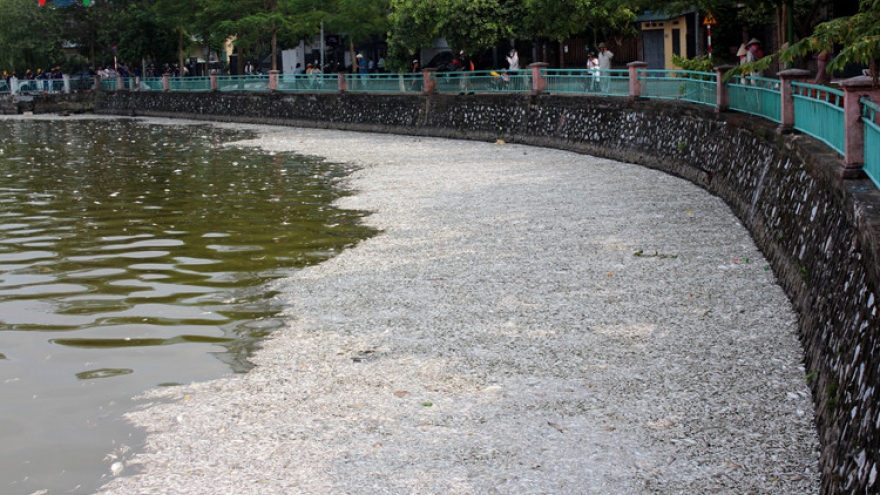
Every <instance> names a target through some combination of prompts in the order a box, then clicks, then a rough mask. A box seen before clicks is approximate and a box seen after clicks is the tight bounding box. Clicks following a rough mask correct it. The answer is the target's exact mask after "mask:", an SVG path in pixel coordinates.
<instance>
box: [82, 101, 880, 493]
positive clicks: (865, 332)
mask: <svg viewBox="0 0 880 495" xmlns="http://www.w3.org/2000/svg"><path fill="white" fill-rule="evenodd" d="M96 109H97V111H98V112H100V113H108V114H118V115H152V116H173V117H187V118H198V119H210V120H224V121H239V122H257V123H269V124H284V125H298V126H308V127H324V128H335V129H347V130H360V131H375V132H389V133H399V134H410V135H426V136H441V137H450V138H458V139H477V140H491V141H495V140H497V139H503V140H505V141H507V142H518V143H525V144H531V145H537V146H545V147H552V148H561V149H567V150H573V151H578V152H583V153H589V154H592V155H596V156H602V157H608V158H613V159H617V160H621V161H625V162H630V163H636V164H641V165H645V166H648V167H653V168H657V169H661V170H665V171H667V172H669V173H671V174H674V175H677V176H680V177H683V178H686V179H688V180H690V181H692V182H694V183H696V184H698V185H700V186H702V187H704V188H705V189H707V190H708V191H710V192H712V193H714V194H716V195H718V196H719V197H721V198H723V199H724V200H725V201H726V202H727V203H728V204H729V205H730V207H731V208H732V209H733V211H734V212H735V213H736V215H738V216H739V218H740V219H741V221H742V222H743V224H744V225H746V227H747V228H748V229H749V230H750V231H751V233H752V235H753V237H754V238H755V240H756V242H757V244H758V245H759V247H760V248H761V249H762V250H763V252H764V253H765V255H766V256H767V257H768V259H769V260H771V263H772V267H773V270H774V271H775V273H776V274H777V276H778V278H779V281H780V283H781V284H782V285H783V287H784V288H785V290H786V291H787V293H788V294H789V296H790V298H791V300H792V302H793V304H794V306H795V308H796V310H797V311H798V312H799V317H800V318H799V320H800V331H801V337H802V341H803V343H804V347H805V363H806V368H807V375H806V376H805V379H806V380H808V381H809V383H810V385H811V387H812V390H813V394H814V398H815V402H816V405H817V418H816V422H817V426H818V429H819V433H820V438H821V442H822V452H821V459H820V463H821V466H822V469H823V473H822V487H823V493H825V494H842V493H878V492H880V480H878V476H877V471H878V469H880V468H878V462H880V437H878V432H880V403H878V397H880V393H875V384H878V386H880V381H878V371H880V347H878V346H880V343H878V336H880V321H878V316H877V312H878V304H880V301H878V297H877V289H878V282H880V270H878V268H880V253H878V250H877V245H878V239H877V235H876V230H877V225H878V219H880V193H878V192H877V190H876V188H875V187H874V186H873V185H872V184H870V182H868V181H867V180H854V181H852V180H851V181H842V180H840V179H839V169H840V167H841V166H842V162H841V160H840V158H839V156H838V155H836V154H833V153H831V152H829V151H828V150H827V148H825V147H824V145H819V144H816V143H815V142H812V141H810V140H809V139H807V138H803V137H800V136H782V137H780V136H777V135H776V133H775V128H774V127H773V126H772V125H771V124H770V123H769V122H767V121H764V120H761V119H757V118H752V117H748V116H745V115H740V114H731V113H724V114H720V115H719V114H716V113H715V111H714V109H712V108H709V107H700V106H695V105H690V104H686V103H676V102H669V101H649V100H640V101H635V102H630V101H627V99H625V98H602V97H595V98H591V97H565V96H550V95H542V96H526V95H467V96H458V95H449V96H447V95H431V96H417V95H413V96H403V95H387V96H380V95H358V94H327V95H291V94H280V93H264V94H256V93H251V94H224V93H212V94H207V93H204V94H181V93H176V94H175V93H126V92H117V93H108V94H100V95H99V96H98V100H97V102H96ZM623 221H625V219H623Z"/></svg>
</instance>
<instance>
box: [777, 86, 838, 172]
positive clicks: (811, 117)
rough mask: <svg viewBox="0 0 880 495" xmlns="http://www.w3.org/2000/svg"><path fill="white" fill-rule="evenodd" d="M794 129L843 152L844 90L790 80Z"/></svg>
mask: <svg viewBox="0 0 880 495" xmlns="http://www.w3.org/2000/svg"><path fill="white" fill-rule="evenodd" d="M791 89H792V96H793V98H794V128H795V129H797V130H798V131H801V132H803V133H805V134H809V135H810V136H813V137H814V138H816V139H818V140H820V141H822V142H823V143H825V144H827V145H828V146H830V147H831V148H832V149H833V150H835V151H837V152H838V153H840V154H841V155H842V154H844V140H845V137H844V136H845V130H846V129H845V126H846V123H845V121H844V120H845V119H844V113H843V91H841V90H839V89H833V88H829V87H827V86H820V85H816V84H806V83H800V82H797V81H795V82H792V83H791Z"/></svg>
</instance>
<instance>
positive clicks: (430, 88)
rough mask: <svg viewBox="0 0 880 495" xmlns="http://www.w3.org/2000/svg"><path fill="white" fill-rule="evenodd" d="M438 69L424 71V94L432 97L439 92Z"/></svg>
mask: <svg viewBox="0 0 880 495" xmlns="http://www.w3.org/2000/svg"><path fill="white" fill-rule="evenodd" d="M436 72H437V69H422V94H425V95H430V94H434V93H436V92H437V78H436V77H435V75H436Z"/></svg>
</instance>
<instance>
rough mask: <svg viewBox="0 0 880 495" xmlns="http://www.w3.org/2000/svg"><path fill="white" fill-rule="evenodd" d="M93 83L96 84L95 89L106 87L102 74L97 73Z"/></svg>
mask: <svg viewBox="0 0 880 495" xmlns="http://www.w3.org/2000/svg"><path fill="white" fill-rule="evenodd" d="M92 84H94V85H95V91H102V90H103V89H104V88H103V87H102V84H101V74H99V73H97V72H96V73H95V75H94V77H92Z"/></svg>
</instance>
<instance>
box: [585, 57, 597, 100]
mask: <svg viewBox="0 0 880 495" xmlns="http://www.w3.org/2000/svg"><path fill="white" fill-rule="evenodd" d="M587 73H588V74H589V76H587V77H588V79H587V87H586V89H587V92H590V93H595V92H596V91H599V57H597V56H596V53H595V52H590V53H589V54H588V55H587Z"/></svg>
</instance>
